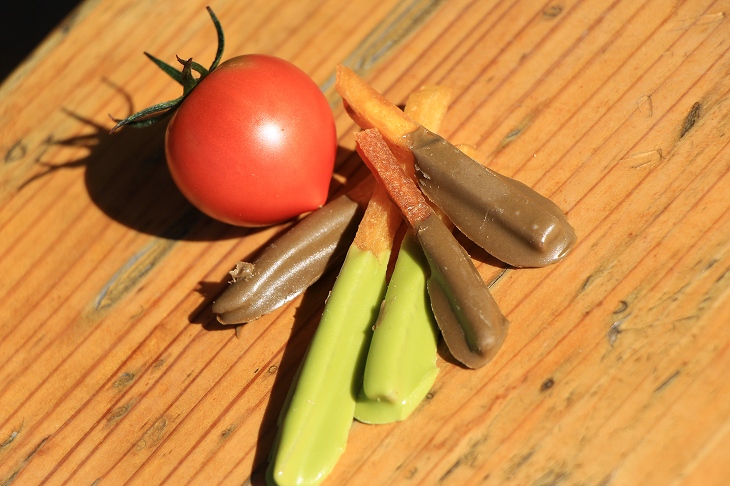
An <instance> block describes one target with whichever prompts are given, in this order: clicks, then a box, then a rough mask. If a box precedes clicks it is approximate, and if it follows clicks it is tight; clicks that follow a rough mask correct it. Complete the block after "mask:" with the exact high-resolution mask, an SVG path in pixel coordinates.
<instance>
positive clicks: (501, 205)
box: [337, 66, 576, 267]
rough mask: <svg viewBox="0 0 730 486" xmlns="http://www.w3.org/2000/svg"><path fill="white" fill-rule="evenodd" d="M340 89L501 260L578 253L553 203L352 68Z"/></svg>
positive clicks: (351, 107)
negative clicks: (430, 126)
mask: <svg viewBox="0 0 730 486" xmlns="http://www.w3.org/2000/svg"><path fill="white" fill-rule="evenodd" d="M337 91H338V93H339V94H340V95H341V96H342V98H343V100H344V103H345V107H346V108H347V110H348V113H349V114H350V116H351V117H352V119H353V120H354V121H355V122H356V123H357V124H358V125H360V127H362V128H364V129H368V128H377V129H378V130H379V131H380V132H381V134H382V136H383V138H384V139H385V140H386V141H387V142H388V145H389V146H390V148H391V150H392V151H394V153H396V155H397V156H398V159H399V160H414V159H415V168H416V175H417V179H418V184H419V186H420V187H421V190H422V191H423V192H424V194H426V196H427V197H428V198H429V199H430V200H431V201H433V202H434V204H436V206H438V207H439V208H440V209H441V210H442V211H443V212H444V213H445V214H446V215H447V216H448V217H449V219H450V220H451V221H452V222H453V223H454V225H456V227H457V228H459V230H461V232H462V233H464V234H465V235H466V236H468V237H469V238H470V239H471V240H472V241H474V242H475V243H476V244H477V245H479V246H481V247H482V248H484V249H485V250H486V251H487V252H489V253H490V254H491V255H493V256H494V257H496V258H498V259H500V260H502V261H503V262H505V263H508V264H510V265H513V266H515V267H542V266H545V265H549V264H551V263H555V262H557V261H558V260H560V259H562V258H563V257H565V255H567V254H568V252H569V251H570V250H571V249H572V248H573V246H574V244H575V240H576V237H575V232H574V230H573V228H572V227H571V226H570V224H569V223H568V221H567V219H566V218H565V215H564V214H563V212H562V210H561V209H560V208H559V207H558V206H557V205H555V204H554V203H552V202H551V201H550V200H548V199H547V198H545V197H543V196H541V195H539V194H538V193H537V192H535V191H534V190H532V189H531V188H529V187H527V186H526V185H524V184H522V183H520V182H518V181H516V180H514V179H511V178H509V177H505V176H503V175H500V174H497V173H496V172H493V171H491V170H489V169H487V168H486V167H484V166H482V165H481V164H479V163H478V162H476V161H474V160H473V159H471V158H469V157H468V156H466V155H465V154H463V153H462V152H460V151H459V150H458V149H457V148H455V147H454V146H453V145H451V144H450V143H449V142H447V141H446V140H444V139H443V138H441V137H439V136H438V135H435V134H433V133H431V132H429V131H428V130H426V129H425V128H423V127H422V126H421V125H419V124H418V123H416V122H415V121H413V120H412V119H411V118H409V117H408V116H407V115H406V114H405V113H403V112H402V111H401V110H400V109H398V107H396V106H395V105H394V104H393V103H391V102H390V101H388V100H387V99H386V98H385V97H383V95H381V94H380V93H378V92H377V91H375V90H374V89H373V88H372V87H371V86H369V85H368V84H367V83H366V82H365V81H363V80H362V79H361V78H360V77H359V76H358V75H357V74H355V73H354V72H352V71H351V70H350V69H348V68H346V67H344V66H338V67H337Z"/></svg>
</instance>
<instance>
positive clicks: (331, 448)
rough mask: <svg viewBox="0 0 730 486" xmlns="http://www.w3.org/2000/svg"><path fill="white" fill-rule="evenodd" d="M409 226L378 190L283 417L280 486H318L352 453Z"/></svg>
mask: <svg viewBox="0 0 730 486" xmlns="http://www.w3.org/2000/svg"><path fill="white" fill-rule="evenodd" d="M394 209H395V210H394ZM401 220H402V218H401V216H400V214H399V213H398V211H397V208H394V207H393V206H392V205H391V203H390V201H389V200H388V196H387V195H386V194H385V191H384V189H383V188H382V186H376V188H375V190H374V192H373V196H372V198H371V200H370V202H369V203H368V207H367V209H366V210H365V215H364V216H363V219H362V221H361V223H360V226H359V228H358V231H357V235H356V236H355V240H354V241H353V243H352V245H351V246H350V248H349V250H348V253H347V256H346V257H345V262H344V263H343V265H342V269H341V270H340V273H339V275H338V276H337V280H336V282H335V285H334V287H333V288H332V292H331V294H330V296H329V298H328V299H327V304H326V305H325V309H324V312H323V314H322V319H321V321H320V323H319V326H318V327H317V330H316V332H315V334H314V337H313V339H312V342H311V344H310V346H309V349H308V350H307V353H306V355H305V357H304V360H303V362H302V365H301V368H300V371H299V373H298V376H297V377H296V378H295V380H294V383H293V384H292V389H291V390H290V392H289V397H288V399H287V404H286V405H285V407H284V409H283V410H282V413H281V417H280V420H279V431H278V435H277V438H276V441H275V445H274V449H273V451H272V455H271V462H270V467H269V470H268V473H267V475H268V477H269V479H270V480H271V481H273V482H275V483H276V484H279V485H289V484H292V485H294V484H296V485H308V484H318V483H319V482H321V481H322V480H323V479H324V478H325V477H326V476H327V474H329V472H330V471H331V470H332V468H333V467H334V466H335V464H336V463H337V460H338V459H339V457H340V455H341V454H342V452H343V451H344V449H345V446H346V444H347V436H348V433H349V431H350V425H351V424H352V418H353V414H354V411H355V402H356V397H357V393H358V390H359V389H360V382H361V379H362V378H361V377H362V369H363V366H364V364H365V356H366V352H367V349H368V346H369V343H370V338H371V335H372V326H373V325H374V324H375V318H376V316H377V312H378V308H379V307H380V303H381V301H382V299H383V296H384V294H385V287H386V283H385V277H386V270H387V267H388V261H389V259H390V254H391V249H392V244H393V239H394V237H395V232H396V230H397V229H398V226H400V223H401Z"/></svg>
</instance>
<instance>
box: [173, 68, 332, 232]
mask: <svg viewBox="0 0 730 486" xmlns="http://www.w3.org/2000/svg"><path fill="white" fill-rule="evenodd" d="M336 149H337V139H336V133H335V123H334V119H333V117H332V111H331V110H330V107H329V104H328V103H327V100H326V99H325V97H324V95H323V94H322V92H321V91H320V89H319V87H318V86H317V85H316V84H315V83H314V81H312V79H311V78H310V77H309V76H307V74H305V73H304V72H303V71H302V70H300V69H299V68H297V67H296V66H294V65H293V64H291V63H289V62H287V61H284V60H282V59H278V58H275V57H272V56H266V55H259V54H252V55H244V56H239V57H235V58H232V59H230V60H228V61H226V62H224V63H222V64H220V65H219V66H218V67H217V68H216V69H215V70H213V71H212V72H210V74H208V75H207V76H206V77H205V79H203V80H202V81H201V82H200V83H199V84H198V85H197V86H196V87H195V89H193V90H192V92H191V93H190V94H189V95H188V97H187V98H186V99H185V101H184V102H183V103H182V105H181V106H180V107H179V108H178V109H177V111H176V112H175V114H174V115H173V117H172V119H171V121H170V123H169V125H168V128H167V135H166V138H165V152H166V154H167V162H168V166H169V168H170V172H171V173H172V177H173V179H174V180H175V183H176V184H177V186H178V187H179V188H180V190H181V191H182V193H183V194H184V195H185V197H186V198H187V199H188V200H189V201H190V202H192V203H193V204H194V205H195V206H196V207H197V208H198V209H200V210H201V211H203V212H204V213H206V214H208V215H209V216H211V217H213V218H216V219H218V220H220V221H224V222H226V223H230V224H234V225H239V226H262V225H269V224H274V223H278V222H281V221H285V220H287V219H290V218H292V217H295V216H297V215H299V214H301V213H303V212H307V211H311V210H314V209H316V208H318V207H319V206H321V205H322V204H324V203H325V201H326V199H327V192H328V189H329V184H330V179H331V176H332V171H333V168H334V160H335V152H336Z"/></svg>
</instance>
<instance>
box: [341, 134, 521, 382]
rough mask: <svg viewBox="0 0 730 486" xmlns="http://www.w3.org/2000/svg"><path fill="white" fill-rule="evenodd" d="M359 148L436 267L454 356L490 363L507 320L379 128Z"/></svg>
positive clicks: (434, 298)
mask: <svg viewBox="0 0 730 486" xmlns="http://www.w3.org/2000/svg"><path fill="white" fill-rule="evenodd" d="M355 140H356V141H357V148H358V152H359V153H360V154H361V155H362V156H363V160H365V162H366V164H368V167H369V168H370V170H371V171H373V174H375V175H376V177H377V179H379V180H380V182H381V183H382V184H383V185H384V186H385V187H386V189H387V190H388V194H389V195H390V198H391V199H392V200H393V201H394V202H395V203H396V204H397V205H398V207H400V209H401V212H402V213H403V215H404V216H405V217H406V219H407V220H408V223H409V224H410V225H411V227H412V228H413V230H414V232H415V234H416V237H417V239H418V242H419V243H420V245H421V248H422V249H423V252H424V254H425V255H426V259H427V260H428V263H429V266H430V268H431V276H430V277H429V280H428V293H429V296H430V297H431V306H432V308H433V312H434V315H435V317H436V322H438V325H439V327H440V328H441V333H442V334H443V336H444V341H445V342H446V345H447V346H448V347H449V350H450V351H451V353H452V354H453V356H454V357H455V358H456V359H458V360H459V361H461V362H462V363H463V364H464V365H466V366H468V367H470V368H478V367H481V366H484V365H485V364H486V363H487V362H489V361H490V360H491V359H492V357H493V356H494V355H495V353H496V352H497V349H499V347H500V346H501V344H502V342H503V341H504V338H505V336H506V332H507V320H506V319H505V317H504V316H503V315H502V313H501V311H500V310H499V308H498V307H497V304H496V302H495V301H494V299H493V298H492V296H491V294H490V293H489V289H488V288H487V286H486V284H485V283H484V280H482V278H481V276H480V275H479V272H477V270H476V268H475V267H474V263H473V262H472V260H471V258H470V257H469V255H467V254H466V252H465V251H464V249H463V248H462V247H461V245H460V244H459V243H458V242H457V241H456V238H454V236H453V235H452V234H451V231H449V229H448V228H446V226H445V225H444V224H443V222H442V221H441V220H440V219H439V218H438V217H437V216H436V215H435V213H434V212H433V210H432V209H431V207H430V206H429V205H428V203H427V202H426V200H425V199H424V197H423V196H422V195H421V192H420V191H419V190H418V188H417V187H416V185H415V183H414V182H413V181H412V180H411V179H409V178H408V177H407V176H406V174H405V172H404V171H403V170H402V169H401V168H400V167H399V166H398V164H397V163H396V161H395V157H394V156H393V155H392V153H390V151H389V149H388V145H387V144H386V142H385V140H384V139H383V137H382V136H381V135H380V133H378V131H377V130H376V129H369V130H365V131H363V132H360V133H358V134H356V135H355Z"/></svg>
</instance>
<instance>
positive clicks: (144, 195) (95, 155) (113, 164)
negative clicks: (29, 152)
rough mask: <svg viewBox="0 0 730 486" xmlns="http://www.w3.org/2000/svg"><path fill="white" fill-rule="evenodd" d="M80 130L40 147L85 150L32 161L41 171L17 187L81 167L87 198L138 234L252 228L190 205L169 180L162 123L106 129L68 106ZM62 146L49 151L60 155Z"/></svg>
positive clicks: (218, 235)
mask: <svg viewBox="0 0 730 486" xmlns="http://www.w3.org/2000/svg"><path fill="white" fill-rule="evenodd" d="M63 112H64V114H65V115H66V116H68V117H70V118H72V119H74V120H76V121H77V122H78V123H79V125H80V129H78V128H77V129H76V131H80V132H82V134H81V135H74V136H70V137H67V138H59V139H56V138H54V137H49V139H47V140H46V142H45V143H46V144H47V147H46V150H45V152H44V153H46V154H47V153H49V149H50V148H54V147H55V148H63V147H66V148H69V149H71V151H72V152H73V153H78V152H79V151H80V150H79V149H81V151H83V152H85V153H84V155H82V156H81V157H79V158H76V159H71V160H66V161H64V162H46V161H44V160H39V161H38V162H37V164H39V165H41V166H43V170H42V171H41V172H39V173H38V174H36V175H35V176H33V177H32V178H30V179H29V180H27V181H26V182H25V183H24V184H23V185H22V186H21V187H20V190H23V189H26V188H28V187H32V186H33V185H35V184H40V183H42V180H43V179H44V178H45V177H47V176H48V175H50V174H52V173H54V172H56V171H62V170H77V169H83V170H84V182H85V185H86V190H87V192H88V194H89V197H90V198H91V200H92V202H93V203H94V204H95V205H96V206H97V207H98V208H99V209H100V210H101V211H102V212H104V213H105V214H106V215H107V216H109V217H110V218H111V219H113V220H114V221H117V222H118V223H121V224H123V225H125V226H127V227H129V228H130V229H133V230H135V231H139V232H141V233H145V234H150V235H154V236H159V237H162V238H167V239H174V240H195V241H209V240H219V239H228V238H236V237H240V236H243V235H246V234H249V233H251V232H252V231H255V229H254V230H252V229H250V228H239V227H235V226H231V225H226V224H224V223H220V222H218V221H215V220H213V219H212V218H210V217H208V216H206V215H205V214H203V213H202V212H200V211H199V210H198V209H196V208H195V207H194V206H193V205H192V204H190V203H189V202H188V201H187V200H186V199H185V197H184V196H183V195H182V193H181V192H180V191H179V190H178V188H177V186H176V185H175V183H174V182H173V180H172V177H171V175H170V173H169V171H168V169H167V163H166V161H165V150H164V140H165V128H166V124H165V123H160V124H156V125H152V126H150V127H148V128H144V129H135V128H123V129H121V130H119V131H117V132H115V133H110V127H109V126H105V125H101V124H99V123H97V122H95V121H93V120H91V119H88V118H85V117H83V116H81V115H79V114H77V113H74V112H72V111H70V110H66V109H64V110H63ZM63 153H64V151H63V150H55V151H54V154H55V155H56V156H57V157H63Z"/></svg>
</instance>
